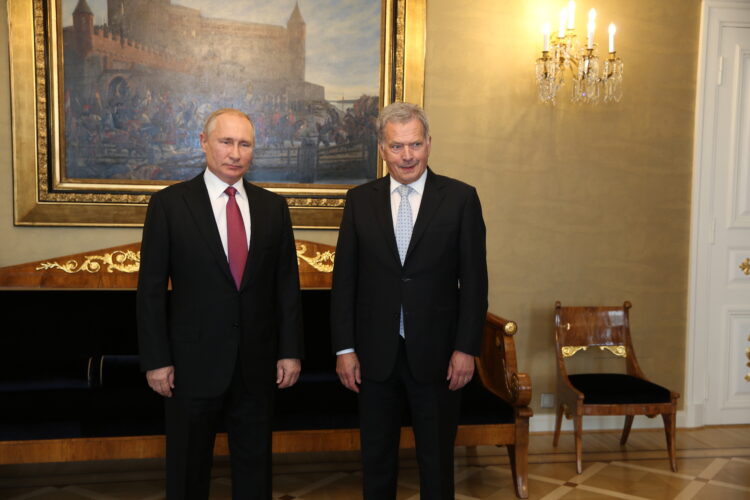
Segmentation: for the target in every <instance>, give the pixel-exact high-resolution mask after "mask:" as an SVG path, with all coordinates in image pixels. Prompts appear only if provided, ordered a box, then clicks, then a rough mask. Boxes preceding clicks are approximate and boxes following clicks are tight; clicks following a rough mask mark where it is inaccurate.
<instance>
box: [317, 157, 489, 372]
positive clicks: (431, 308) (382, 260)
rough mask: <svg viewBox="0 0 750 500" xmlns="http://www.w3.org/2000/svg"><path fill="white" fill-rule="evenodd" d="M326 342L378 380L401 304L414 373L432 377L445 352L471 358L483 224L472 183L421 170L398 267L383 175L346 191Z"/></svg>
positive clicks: (391, 349)
mask: <svg viewBox="0 0 750 500" xmlns="http://www.w3.org/2000/svg"><path fill="white" fill-rule="evenodd" d="M331 301H332V304H331V328H332V334H333V349H334V351H339V350H342V349H346V348H350V347H354V349H355V351H356V353H357V356H358V357H359V360H360V365H361V370H362V376H363V377H365V378H369V379H372V380H378V381H380V380H383V379H385V378H386V377H387V376H388V375H389V374H390V373H391V371H392V369H393V367H394V363H395V360H396V355H397V353H398V342H399V340H398V338H399V335H398V330H399V315H400V310H401V305H402V304H403V307H404V328H405V337H406V352H407V357H408V359H409V364H410V367H411V370H412V373H413V375H414V377H415V378H416V379H417V380H418V381H420V382H437V381H440V380H444V379H445V377H446V375H447V369H448V363H449V361H450V356H451V354H452V353H453V351H454V350H459V351H461V352H464V353H467V354H472V355H478V354H479V351H480V345H481V340H482V332H483V325H484V320H485V316H486V313H487V259H486V248H485V227H484V220H483V219H482V209H481V206H480V204H479V197H478V196H477V193H476V190H475V189H474V188H473V187H471V186H469V185H467V184H464V183H462V182H460V181H457V180H454V179H450V178H448V177H444V176H441V175H436V174H435V173H433V172H432V171H430V170H428V174H427V179H426V183H425V189H424V193H423V195H422V202H421V204H420V208H419V213H418V215H417V220H416V221H415V223H414V230H413V232H412V237H411V241H410V244H409V250H408V252H407V254H406V259H405V262H404V265H403V266H402V265H401V261H400V259H399V256H398V247H397V245H396V237H395V234H394V230H393V219H392V216H391V199H390V177H388V176H386V177H383V178H381V179H378V180H375V181H373V182H370V183H367V184H364V185H362V186H359V187H356V188H354V189H351V190H350V191H349V193H348V195H347V199H346V207H345V208H344V216H343V220H342V222H341V229H340V232H339V240H338V245H337V247H336V265H335V267H334V274H333V292H332V298H331Z"/></svg>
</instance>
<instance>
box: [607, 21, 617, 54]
mask: <svg viewBox="0 0 750 500" xmlns="http://www.w3.org/2000/svg"><path fill="white" fill-rule="evenodd" d="M615 31H617V28H616V27H615V23H609V53H610V54H613V53H614V52H615Z"/></svg>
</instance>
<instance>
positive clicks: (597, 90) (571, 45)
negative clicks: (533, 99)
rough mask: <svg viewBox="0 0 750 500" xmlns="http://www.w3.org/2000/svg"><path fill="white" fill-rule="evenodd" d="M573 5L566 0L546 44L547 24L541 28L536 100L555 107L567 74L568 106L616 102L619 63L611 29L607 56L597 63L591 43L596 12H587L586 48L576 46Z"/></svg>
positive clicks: (619, 93)
mask: <svg viewBox="0 0 750 500" xmlns="http://www.w3.org/2000/svg"><path fill="white" fill-rule="evenodd" d="M575 10H576V3H575V1H573V0H570V2H569V3H568V5H567V7H564V8H563V9H562V10H561V11H560V28H559V30H558V32H557V37H556V38H554V39H553V40H550V24H549V23H546V24H545V25H544V26H543V27H542V34H543V37H544V38H543V39H544V45H543V48H542V57H540V58H539V59H537V60H536V82H537V90H538V92H539V99H540V100H541V101H542V102H544V103H550V104H555V98H556V97H557V92H558V90H560V88H561V87H562V86H563V85H564V83H565V79H564V74H565V70H566V69H569V70H570V72H571V95H570V100H571V102H576V103H587V104H595V103H597V102H600V101H604V102H606V103H609V102H620V99H622V60H621V59H620V58H619V57H617V53H616V52H615V31H616V28H615V25H614V24H613V23H610V24H609V56H608V57H607V58H606V59H605V60H604V63H603V64H602V63H600V61H599V50H598V49H599V47H598V44H596V43H594V33H595V32H596V10H594V9H591V10H590V11H589V22H588V25H587V36H586V44H585V46H584V47H580V46H579V42H578V40H577V38H576V33H575Z"/></svg>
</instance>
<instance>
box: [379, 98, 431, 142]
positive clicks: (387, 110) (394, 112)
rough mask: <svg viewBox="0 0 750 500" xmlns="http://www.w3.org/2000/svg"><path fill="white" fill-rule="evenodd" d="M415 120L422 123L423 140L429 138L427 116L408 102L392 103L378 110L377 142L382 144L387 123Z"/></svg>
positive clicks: (419, 108)
mask: <svg viewBox="0 0 750 500" xmlns="http://www.w3.org/2000/svg"><path fill="white" fill-rule="evenodd" d="M414 118H416V119H417V120H419V121H420V122H421V123H422V131H423V132H424V138H425V139H427V138H428V137H430V124H429V123H428V122H427V115H426V114H425V112H424V109H422V108H421V107H419V106H417V105H416V104H412V103H410V102H394V103H391V104H389V105H388V106H386V107H384V108H383V109H382V110H380V114H379V115H378V121H377V123H376V127H377V132H378V142H379V143H382V142H383V138H384V137H383V132H384V130H385V126H386V125H387V124H389V123H393V122H395V123H406V122H410V121H411V120H413V119H414Z"/></svg>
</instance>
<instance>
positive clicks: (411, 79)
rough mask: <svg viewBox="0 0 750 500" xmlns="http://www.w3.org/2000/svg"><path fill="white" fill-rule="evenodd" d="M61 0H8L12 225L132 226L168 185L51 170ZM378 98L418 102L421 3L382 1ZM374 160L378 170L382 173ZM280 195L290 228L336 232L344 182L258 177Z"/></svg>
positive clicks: (57, 158) (60, 107)
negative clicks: (284, 181) (79, 176)
mask: <svg viewBox="0 0 750 500" xmlns="http://www.w3.org/2000/svg"><path fill="white" fill-rule="evenodd" d="M60 2H62V0H8V2H7V6H8V19H9V28H10V29H9V32H10V65H11V101H12V126H13V131H12V137H13V172H14V209H15V224H16V225H31V226H115V227H117V226H119V227H125V226H140V225H142V223H143V220H144V217H145V213H146V205H147V204H148V199H149V196H150V193H152V192H155V191H158V190H159V189H161V188H163V187H165V186H166V185H168V184H169V183H170V181H153V182H149V183H148V184H145V185H144V184H143V183H141V184H138V185H133V184H132V183H128V181H127V180H121V179H96V180H93V181H92V180H80V179H73V180H71V179H67V178H65V177H64V176H61V175H60V172H61V161H62V159H63V157H64V154H65V151H66V144H65V140H66V139H65V137H66V136H65V131H64V128H65V115H64V114H65V109H66V102H65V90H64V88H63V87H64V82H63V76H62V74H63V72H62V67H63V66H62V64H63V61H62V59H63V40H62V38H63V37H62V26H61V23H60V20H59V19H58V17H59V16H60ZM381 3H382V5H381V23H382V27H381V54H380V96H379V100H380V102H379V105H380V106H383V105H386V104H388V103H390V102H393V101H396V100H405V101H410V102H415V103H419V104H422V101H423V92H424V55H425V17H426V5H425V4H426V0H382V2H381ZM382 173H383V165H382V161H380V160H378V174H377V175H382ZM259 184H260V185H262V186H264V187H267V188H268V189H270V190H272V191H276V192H278V193H280V194H282V195H283V196H285V197H286V199H287V202H288V204H289V207H290V211H291V214H292V221H293V223H294V226H295V227H296V228H337V227H338V224H339V221H340V217H341V212H342V209H343V204H344V198H345V195H346V191H347V189H348V188H349V187H351V186H346V185H341V184H338V185H326V184H303V183H298V184H294V183H287V184H280V183H263V182H259Z"/></svg>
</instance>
